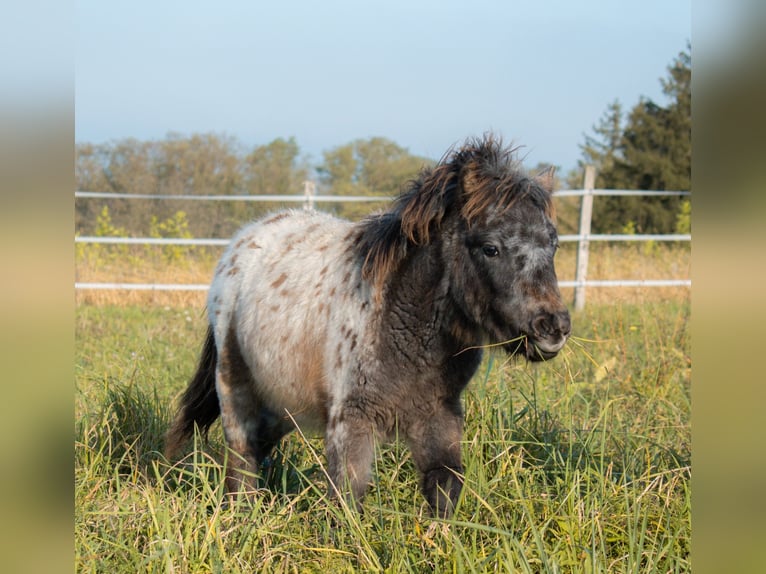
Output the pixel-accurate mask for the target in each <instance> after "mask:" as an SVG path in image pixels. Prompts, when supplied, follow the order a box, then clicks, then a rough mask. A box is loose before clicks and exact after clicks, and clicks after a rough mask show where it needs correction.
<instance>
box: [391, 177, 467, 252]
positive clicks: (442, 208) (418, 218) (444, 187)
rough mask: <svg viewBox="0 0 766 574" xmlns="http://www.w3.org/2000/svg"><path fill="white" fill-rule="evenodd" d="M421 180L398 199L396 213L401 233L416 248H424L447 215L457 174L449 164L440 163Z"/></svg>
mask: <svg viewBox="0 0 766 574" xmlns="http://www.w3.org/2000/svg"><path fill="white" fill-rule="evenodd" d="M420 181H421V183H419V184H417V185H415V186H413V188H412V189H411V190H410V191H409V192H408V193H406V194H404V195H402V196H401V197H400V200H399V201H400V205H399V206H398V211H399V214H400V218H401V230H402V234H403V235H404V236H405V237H406V238H407V239H408V240H409V241H411V242H412V243H414V244H416V245H426V244H427V243H428V242H429V241H430V238H431V231H432V230H434V229H438V227H439V225H440V224H441V222H442V219H444V216H445V214H446V213H447V206H448V205H449V204H450V201H451V194H452V192H453V190H454V188H455V184H456V182H457V175H456V173H455V171H454V169H453V167H452V166H451V165H449V164H446V165H445V164H443V165H439V166H437V167H435V168H433V169H432V170H430V172H426V173H424V174H423V176H422V177H421V180H420Z"/></svg>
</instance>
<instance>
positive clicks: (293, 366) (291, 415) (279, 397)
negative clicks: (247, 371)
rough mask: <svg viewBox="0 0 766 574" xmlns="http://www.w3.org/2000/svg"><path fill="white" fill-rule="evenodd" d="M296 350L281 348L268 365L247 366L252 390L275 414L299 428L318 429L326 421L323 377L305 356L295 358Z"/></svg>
mask: <svg viewBox="0 0 766 574" xmlns="http://www.w3.org/2000/svg"><path fill="white" fill-rule="evenodd" d="M299 356H301V351H300V350H297V349H296V350H289V351H287V350H285V351H283V353H280V354H277V355H276V356H274V359H273V360H272V361H271V366H266V365H263V364H260V365H258V364H255V365H252V366H251V369H252V373H253V378H254V379H255V392H256V393H257V395H258V396H259V398H260V399H261V401H263V403H264V404H265V405H266V406H267V407H268V408H269V409H270V410H271V411H272V412H274V413H275V414H276V415H278V416H280V417H284V418H286V419H288V420H291V421H292V422H293V423H294V424H296V425H297V426H298V427H299V428H300V429H301V431H304V432H311V433H315V432H321V431H323V430H324V428H325V426H326V424H327V412H328V406H327V397H328V392H327V389H325V387H324V377H323V376H322V375H321V374H320V373H318V372H317V371H315V370H312V369H307V368H305V367H306V365H308V364H310V362H309V361H307V360H306V358H305V355H304V359H303V361H300V360H299V361H296V357H299Z"/></svg>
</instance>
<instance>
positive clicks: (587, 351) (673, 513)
mask: <svg viewBox="0 0 766 574" xmlns="http://www.w3.org/2000/svg"><path fill="white" fill-rule="evenodd" d="M688 320H689V305H688V301H687V300H678V301H665V302H656V303H645V304H641V305H629V304H619V305H604V306H599V305H593V304H590V305H589V307H588V308H587V310H586V311H585V312H584V313H582V314H578V315H575V317H574V333H575V336H576V338H574V339H573V340H571V341H570V343H568V345H567V347H566V348H565V350H564V351H563V352H562V353H561V355H560V356H559V357H558V358H557V359H556V360H555V361H552V362H549V363H544V364H541V365H534V366H531V365H526V364H524V363H521V362H517V361H510V360H508V359H507V358H506V357H505V356H504V355H501V354H492V355H489V356H488V357H487V359H486V360H485V362H484V364H483V365H482V366H481V368H480V371H479V372H478V373H477V375H476V377H475V378H474V380H473V381H472V383H471V385H470V386H469V389H468V391H467V393H466V395H465V400H464V403H465V411H466V428H465V435H464V444H463V453H464V463H465V468H466V471H465V472H466V476H465V489H464V492H463V495H462V498H461V501H460V503H459V506H458V508H457V512H456V513H455V515H454V517H453V518H452V519H450V520H447V521H437V520H431V519H429V518H428V517H427V513H426V505H425V502H424V500H423V498H422V496H421V495H420V493H419V492H418V478H417V474H416V472H415V469H414V466H413V464H412V461H411V458H410V455H409V452H408V451H407V449H406V448H404V447H403V446H402V445H401V444H400V443H394V444H391V445H385V446H379V447H378V453H377V456H376V459H375V469H374V473H373V483H372V484H371V486H370V490H369V492H368V495H367V497H366V499H365V502H364V512H363V513H362V514H359V513H357V512H356V511H352V510H350V509H348V508H346V507H345V506H343V505H340V504H339V503H337V502H331V501H329V500H328V498H327V495H326V492H327V486H326V477H325V475H324V454H323V447H322V442H321V440H319V439H317V438H314V437H304V436H302V435H300V434H298V433H293V434H292V435H290V436H289V437H288V438H287V439H285V440H284V441H283V442H282V444H281V445H280V448H279V449H278V451H277V452H276V453H275V456H274V460H273V463H272V466H271V468H270V469H268V472H267V473H266V475H265V476H263V477H262V479H261V483H260V485H261V488H260V490H259V492H258V494H257V496H256V497H255V499H254V500H253V501H252V502H251V503H246V502H243V501H240V502H239V503H230V504H229V503H227V502H228V499H227V496H226V495H225V493H224V491H223V481H222V476H221V462H222V460H223V458H224V457H225V456H226V450H225V448H224V447H223V441H222V438H221V433H220V429H219V428H218V425H216V427H214V429H213V432H211V436H210V439H209V444H205V443H204V441H203V440H201V439H200V438H199V437H198V441H197V444H196V445H192V447H191V448H190V449H189V452H188V454H187V456H186V457H185V458H184V459H183V460H182V461H181V462H180V463H178V464H175V465H171V464H169V463H168V462H167V461H165V460H164V459H163V458H162V456H161V455H160V454H159V453H160V452H161V448H162V444H161V443H162V432H163V431H164V429H165V428H166V426H167V424H168V423H169V419H170V414H171V405H172V403H173V400H174V399H175V398H176V397H177V396H178V394H179V393H180V391H181V390H182V389H183V388H184V386H185V384H186V381H187V380H188V378H189V376H190V375H191V371H192V369H193V368H194V365H195V360H196V353H197V352H198V350H199V345H200V344H201V342H202V335H203V334H204V319H203V317H202V313H201V310H195V311H190V310H188V309H187V308H184V307H174V306H161V305H160V306H143V307H137V306H130V305H101V306H94V305H87V304H83V305H80V306H78V308H77V319H76V321H77V324H76V329H77V330H76V337H77V357H76V385H77V388H76V425H75V441H76V443H75V454H76V481H75V500H76V520H75V545H76V551H75V565H76V569H77V571H79V572H115V573H119V572H130V573H134V572H367V571H370V572H375V571H385V572H434V571H438V572H517V571H518V572H535V573H537V572H605V573H606V572H610V573H611V572H688V571H690V562H689V543H690V473H691V471H690V448H691V446H690V398H689V397H690V378H691V376H690V368H691V365H690V359H689V353H690V341H689V334H688Z"/></svg>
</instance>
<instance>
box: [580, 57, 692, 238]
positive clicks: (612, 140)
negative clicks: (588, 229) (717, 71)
mask: <svg viewBox="0 0 766 574" xmlns="http://www.w3.org/2000/svg"><path fill="white" fill-rule="evenodd" d="M660 82H661V84H662V88H663V93H664V94H665V96H667V98H668V99H669V104H668V105H666V106H661V105H659V104H657V103H656V102H653V101H652V100H650V99H647V98H641V99H640V101H639V102H638V104H636V105H635V106H634V107H633V108H632V109H631V111H630V113H629V114H628V117H627V120H626V122H625V125H624V126H622V111H621V107H620V105H619V102H616V101H615V102H613V103H612V104H610V105H609V107H608V108H607V111H606V112H605V114H604V116H603V117H602V119H601V121H600V122H599V123H598V124H597V125H596V126H594V127H593V132H594V135H592V136H586V138H585V144H584V145H583V146H581V151H582V154H583V158H582V160H581V161H580V162H579V167H580V169H579V170H578V171H577V172H575V173H573V174H572V175H571V176H570V181H569V183H570V184H572V185H573V186H574V185H576V186H577V187H579V186H580V185H582V168H583V167H584V165H585V164H588V163H590V164H593V165H595V167H596V169H597V176H596V187H599V188H613V189H643V190H688V189H690V187H691V48H690V46H689V45H687V51H685V52H681V53H680V54H679V55H678V56H677V58H676V59H675V60H674V61H673V63H672V64H671V65H670V66H669V67H668V77H667V78H665V79H661V80H660ZM578 178H579V180H580V181H579V182H577V181H576V180H577V179H578ZM682 202H683V199H682V198H680V197H677V196H664V197H657V198H647V197H603V198H599V200H598V201H597V202H595V203H594V214H593V229H594V231H595V232H598V233H609V232H619V231H620V230H621V229H622V228H623V227H624V226H625V225H627V224H629V223H630V224H631V225H633V226H634V227H635V229H636V230H637V231H638V232H639V233H672V232H673V230H674V228H675V222H676V218H677V215H678V213H679V212H680V210H681V209H682Z"/></svg>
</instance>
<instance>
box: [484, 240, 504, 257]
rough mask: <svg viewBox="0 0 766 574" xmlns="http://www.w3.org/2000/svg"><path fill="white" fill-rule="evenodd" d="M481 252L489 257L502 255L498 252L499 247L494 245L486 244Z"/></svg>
mask: <svg viewBox="0 0 766 574" xmlns="http://www.w3.org/2000/svg"><path fill="white" fill-rule="evenodd" d="M481 252H482V253H484V255H486V256H487V257H497V255H498V254H499V253H500V252H499V251H498V250H497V247H495V246H494V245H491V244H489V243H485V244H484V245H482V246H481Z"/></svg>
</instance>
